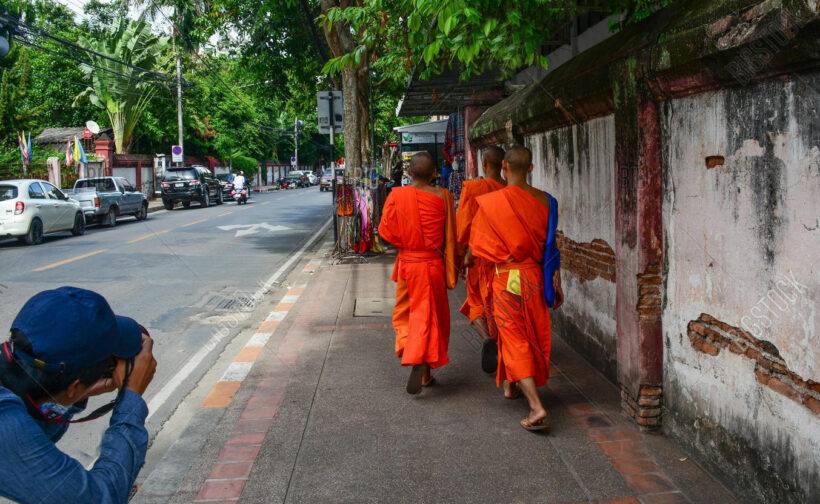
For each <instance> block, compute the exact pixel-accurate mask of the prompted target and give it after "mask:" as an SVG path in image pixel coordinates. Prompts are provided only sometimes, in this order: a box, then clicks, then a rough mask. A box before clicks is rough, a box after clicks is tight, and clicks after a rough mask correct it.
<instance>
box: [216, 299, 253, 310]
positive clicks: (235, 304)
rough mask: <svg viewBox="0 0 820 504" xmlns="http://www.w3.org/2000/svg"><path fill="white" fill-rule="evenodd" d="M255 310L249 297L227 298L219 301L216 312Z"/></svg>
mask: <svg viewBox="0 0 820 504" xmlns="http://www.w3.org/2000/svg"><path fill="white" fill-rule="evenodd" d="M250 308H253V299H251V298H249V297H237V298H225V299H222V300H221V301H219V302H218V303H217V304H216V306H215V307H214V310H247V309H250Z"/></svg>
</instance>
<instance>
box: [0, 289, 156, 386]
mask: <svg viewBox="0 0 820 504" xmlns="http://www.w3.org/2000/svg"><path fill="white" fill-rule="evenodd" d="M11 328H12V329H13V330H14V329H17V330H18V331H21V332H22V333H23V334H25V336H26V338H27V339H28V340H29V341H30V342H31V350H32V352H31V353H32V354H33V355H29V354H28V353H27V352H24V351H22V350H20V349H19V348H14V355H15V356H16V357H17V358H18V359H20V360H22V361H23V362H25V363H27V364H29V365H30V366H33V367H35V368H37V369H42V370H44V371H48V372H52V373H58V372H66V373H72V372H75V371H79V370H81V369H85V368H88V367H91V366H93V365H94V364H97V363H100V362H102V361H103V360H105V359H107V358H109V357H111V356H112V355H114V356H117V357H121V358H123V359H130V358H131V357H134V356H135V355H137V354H138V353H139V351H140V349H141V348H142V331H143V329H142V327H141V326H140V325H139V324H138V323H137V321H135V320H134V319H132V318H128V317H121V316H118V315H115V314H114V311H113V310H112V309H111V307H110V306H109V305H108V302H107V301H106V300H105V298H104V297H102V296H101V295H99V294H97V293H96V292H92V291H90V290H85V289H79V288H77V287H60V288H59V289H54V290H47V291H43V292H40V293H39V294H36V295H34V297H32V298H31V299H29V300H28V301H27V302H26V304H25V305H23V308H22V309H21V310H20V313H18V314H17V317H16V318H15V319H14V322H13V323H12V325H11Z"/></svg>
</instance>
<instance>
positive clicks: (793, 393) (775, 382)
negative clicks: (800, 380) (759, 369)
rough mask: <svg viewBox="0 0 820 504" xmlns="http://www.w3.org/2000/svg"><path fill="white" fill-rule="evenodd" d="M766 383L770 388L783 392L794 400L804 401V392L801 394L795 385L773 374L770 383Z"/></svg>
mask: <svg viewBox="0 0 820 504" xmlns="http://www.w3.org/2000/svg"><path fill="white" fill-rule="evenodd" d="M766 385H768V386H769V388H770V389H772V390H774V391H775V392H777V393H779V394H783V395H784V396H786V397H788V398H789V399H791V400H792V401H796V402H802V394H800V392H798V391H797V390H796V389H795V388H794V387H792V386H791V385H789V384H787V383H785V382H783V381H782V380H780V379H779V378H777V377H774V376H772V377H771V378H770V379H769V383H767V384H766Z"/></svg>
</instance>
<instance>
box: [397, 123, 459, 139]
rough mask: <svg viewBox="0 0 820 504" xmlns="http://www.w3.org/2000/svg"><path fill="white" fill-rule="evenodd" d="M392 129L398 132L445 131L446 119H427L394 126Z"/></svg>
mask: <svg viewBox="0 0 820 504" xmlns="http://www.w3.org/2000/svg"><path fill="white" fill-rule="evenodd" d="M393 131H397V132H399V133H442V134H444V133H447V119H441V120H439V121H427V122H422V123H416V124H410V125H408V126H396V127H395V128H393ZM442 139H443V137H442Z"/></svg>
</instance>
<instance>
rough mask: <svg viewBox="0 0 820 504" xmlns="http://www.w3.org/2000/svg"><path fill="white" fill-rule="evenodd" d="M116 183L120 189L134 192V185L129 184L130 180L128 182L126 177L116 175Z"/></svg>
mask: <svg viewBox="0 0 820 504" xmlns="http://www.w3.org/2000/svg"><path fill="white" fill-rule="evenodd" d="M117 183H118V184H119V185H120V187H121V188H122V189H124V190H126V191H129V192H134V186H132V185H131V182H129V181H128V179H125V178H122V177H117Z"/></svg>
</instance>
